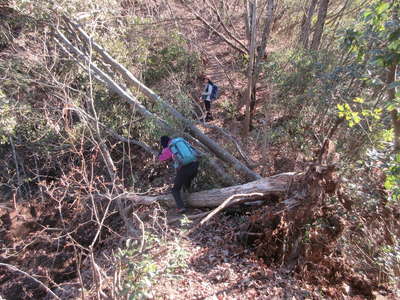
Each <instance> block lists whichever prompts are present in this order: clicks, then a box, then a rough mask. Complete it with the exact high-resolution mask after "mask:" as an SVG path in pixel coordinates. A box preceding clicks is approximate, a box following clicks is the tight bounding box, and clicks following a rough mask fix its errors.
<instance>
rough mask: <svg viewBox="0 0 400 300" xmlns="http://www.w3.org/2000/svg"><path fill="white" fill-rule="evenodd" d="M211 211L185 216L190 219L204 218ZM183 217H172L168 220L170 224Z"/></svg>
mask: <svg viewBox="0 0 400 300" xmlns="http://www.w3.org/2000/svg"><path fill="white" fill-rule="evenodd" d="M209 213H210V212H209V211H206V212H202V213H200V214H196V215H185V217H186V218H187V219H189V220H196V219H199V218H202V217H204V216H206V215H208V214H209ZM181 219H182V216H179V217H175V218H172V219H170V220H168V224H172V223H175V222H176V221H179V220H181Z"/></svg>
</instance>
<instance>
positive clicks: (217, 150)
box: [57, 22, 261, 179]
mask: <svg viewBox="0 0 400 300" xmlns="http://www.w3.org/2000/svg"><path fill="white" fill-rule="evenodd" d="M70 23H71V22H70ZM71 24H73V23H71ZM73 25H74V26H75V27H76V28H77V29H78V31H79V32H80V34H81V37H83V38H84V39H85V41H86V42H89V43H90V44H91V46H92V47H93V49H94V50H96V51H97V52H98V53H99V54H100V55H101V56H102V58H103V59H104V60H105V62H107V63H108V64H110V65H111V66H112V68H113V69H114V70H115V71H117V72H118V73H120V74H121V75H122V76H123V77H124V79H125V80H127V81H128V82H129V83H130V84H132V85H133V86H134V87H135V88H137V90H138V91H140V92H142V93H143V94H144V95H146V96H147V97H149V98H150V99H152V100H153V101H154V102H156V103H159V104H161V105H162V106H163V107H164V108H165V109H166V111H168V112H169V113H171V114H172V115H173V116H174V117H175V118H177V119H178V120H180V121H182V122H183V123H184V124H185V125H186V126H187V129H188V130H189V131H190V133H191V134H192V135H193V136H194V137H195V138H197V139H198V140H199V141H200V142H201V143H203V144H204V145H205V146H206V147H208V149H210V151H211V152H213V153H214V154H215V155H216V156H217V157H218V158H220V159H221V160H223V161H225V162H227V163H229V164H230V165H232V166H233V167H234V168H235V169H236V170H238V171H240V172H243V173H244V174H246V175H247V176H248V177H249V178H250V179H259V178H261V176H260V175H259V174H257V173H255V172H254V171H252V170H250V169H249V168H248V167H247V166H246V165H245V164H243V163H242V162H240V161H239V160H238V159H236V158H235V157H234V156H232V155H231V154H230V153H228V152H227V151H226V150H224V149H223V148H221V147H220V146H219V145H218V144H217V143H216V142H215V141H213V140H212V139H210V138H209V137H207V136H206V135H205V134H203V133H202V132H201V130H199V129H198V128H197V127H196V126H195V125H194V124H193V123H192V122H191V121H190V120H188V119H186V118H185V117H184V116H183V115H182V114H181V113H180V112H178V111H177V110H176V109H175V108H173V107H172V106H171V105H170V104H168V103H166V102H165V101H164V100H163V99H161V97H160V96H158V95H157V94H155V93H154V92H153V91H152V90H151V89H149V88H148V87H147V86H145V85H144V84H143V83H141V82H140V81H139V80H138V79H137V78H136V77H134V76H133V74H132V73H131V72H129V71H128V70H127V69H126V68H125V67H123V66H122V65H120V64H119V63H118V62H116V61H115V60H114V59H113V58H112V57H111V56H110V55H109V54H108V53H107V52H106V51H105V50H104V49H103V48H102V47H100V46H99V45H97V44H96V43H94V42H93V41H92V40H91V39H90V38H89V36H88V35H87V34H86V33H85V32H84V31H83V30H82V29H80V28H79V26H78V25H76V24H73ZM57 33H58V36H59V37H60V42H61V43H63V44H66V45H67V46H68V47H69V48H70V49H72V51H74V52H76V53H77V55H78V56H79V57H81V58H83V59H84V57H85V56H84V55H83V54H82V53H81V52H80V51H79V50H78V49H77V48H76V47H74V46H73V45H72V44H71V42H70V41H69V40H68V39H67V38H65V36H64V35H63V34H62V33H61V32H59V31H58V32H57ZM91 71H93V72H95V73H96V74H97V75H98V76H100V77H101V79H102V80H103V81H104V82H106V84H107V85H108V86H109V87H110V88H111V89H113V90H114V91H115V92H117V93H118V94H119V95H120V96H121V97H122V98H123V99H125V100H126V101H127V102H128V103H130V104H133V105H134V107H135V109H136V110H137V111H138V113H140V114H142V115H143V116H144V117H147V118H151V119H154V120H155V121H156V122H157V123H158V124H159V125H160V126H161V127H163V128H169V129H170V130H171V128H170V126H169V125H168V124H167V123H166V122H165V121H164V120H162V119H160V118H158V117H157V116H155V115H154V114H153V113H151V112H150V111H148V110H147V109H146V108H145V107H144V106H143V105H142V104H141V103H140V102H139V101H137V99H136V98H135V97H134V96H132V95H130V94H129V93H127V92H126V91H125V90H123V89H122V88H121V87H120V86H119V85H118V84H117V83H115V82H114V81H113V80H112V79H111V78H110V77H109V76H108V75H107V74H105V73H104V72H103V71H101V70H100V69H99V68H98V67H97V66H95V65H94V64H91Z"/></svg>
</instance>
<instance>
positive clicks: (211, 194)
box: [119, 173, 296, 207]
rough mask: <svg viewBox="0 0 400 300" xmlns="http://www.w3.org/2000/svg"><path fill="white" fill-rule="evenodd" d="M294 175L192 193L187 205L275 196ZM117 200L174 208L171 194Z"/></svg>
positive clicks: (129, 195) (126, 196)
mask: <svg viewBox="0 0 400 300" xmlns="http://www.w3.org/2000/svg"><path fill="white" fill-rule="evenodd" d="M295 174H296V173H282V174H278V175H275V176H271V177H267V178H262V179H259V180H256V181H252V182H249V183H246V184H242V185H236V186H230V187H226V188H222V189H212V190H208V191H201V192H197V193H192V194H189V197H188V199H187V203H188V205H190V206H192V207H217V206H219V205H220V204H222V203H223V202H224V201H225V200H226V199H228V198H229V197H232V196H235V195H237V194H243V195H248V194H254V193H259V194H260V195H259V196H257V197H254V198H248V197H245V196H243V198H248V200H249V201H254V200H257V199H262V198H263V197H265V196H266V195H276V194H279V193H283V192H285V191H286V190H287V188H288V185H289V183H290V182H291V180H292V179H293V177H294V176H295ZM119 198H121V199H126V200H130V201H133V202H134V204H142V205H149V204H152V203H154V202H157V201H161V202H163V203H165V204H167V205H168V206H170V207H173V206H175V201H174V199H173V197H172V195H171V194H167V195H160V196H142V195H137V194H135V193H125V194H122V195H120V196H119ZM236 201H240V199H236Z"/></svg>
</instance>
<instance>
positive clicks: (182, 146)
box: [168, 137, 198, 167]
mask: <svg viewBox="0 0 400 300" xmlns="http://www.w3.org/2000/svg"><path fill="white" fill-rule="evenodd" d="M168 147H169V149H170V150H171V152H172V154H173V155H174V159H175V162H177V165H175V167H178V166H184V165H187V164H190V163H192V162H194V161H197V156H198V154H197V151H196V150H194V149H193V148H192V146H191V145H190V144H189V143H188V142H186V141H185V140H184V139H183V138H180V137H178V138H175V139H173V140H172V141H171V142H170V144H169V145H168Z"/></svg>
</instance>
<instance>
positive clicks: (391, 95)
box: [387, 65, 400, 153]
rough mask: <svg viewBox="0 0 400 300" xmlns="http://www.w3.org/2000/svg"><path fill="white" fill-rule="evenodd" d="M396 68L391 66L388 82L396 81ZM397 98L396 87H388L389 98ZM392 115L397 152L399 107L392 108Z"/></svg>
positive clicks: (399, 139) (398, 145)
mask: <svg viewBox="0 0 400 300" xmlns="http://www.w3.org/2000/svg"><path fill="white" fill-rule="evenodd" d="M396 70H397V65H393V66H391V67H390V68H389V70H388V73H387V84H388V85H389V84H392V83H393V82H395V81H396ZM395 98H396V88H395V87H392V88H389V89H388V100H389V101H390V102H393V101H394V99H395ZM390 115H391V117H392V124H393V132H394V145H393V146H394V151H395V152H396V153H399V152H400V113H399V111H398V110H397V109H392V110H391V111H390Z"/></svg>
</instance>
